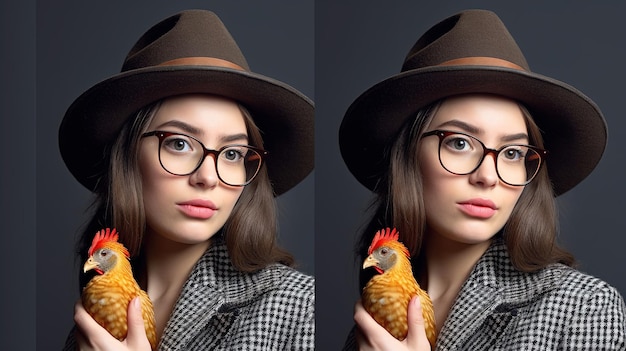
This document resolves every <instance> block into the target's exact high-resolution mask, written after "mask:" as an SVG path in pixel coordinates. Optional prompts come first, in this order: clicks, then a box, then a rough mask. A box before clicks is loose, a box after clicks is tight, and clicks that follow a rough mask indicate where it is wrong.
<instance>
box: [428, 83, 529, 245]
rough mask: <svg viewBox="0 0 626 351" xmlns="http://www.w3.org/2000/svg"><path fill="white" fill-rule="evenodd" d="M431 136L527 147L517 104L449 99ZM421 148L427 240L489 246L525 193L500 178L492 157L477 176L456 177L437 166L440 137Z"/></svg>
mask: <svg viewBox="0 0 626 351" xmlns="http://www.w3.org/2000/svg"><path fill="white" fill-rule="evenodd" d="M431 130H447V131H453V132H462V133H465V134H469V135H471V136H473V137H475V138H477V139H479V140H480V141H482V142H483V144H485V147H487V148H490V149H496V150H498V149H500V148H501V147H502V146H503V145H507V144H528V135H527V129H526V123H525V119H524V116H523V114H522V112H521V110H520V108H519V106H518V105H517V103H516V102H514V101H512V100H508V99H505V98H500V97H496V96H490V95H468V96H461V97H454V98H449V99H446V100H445V101H444V102H443V103H442V104H441V105H440V107H439V109H438V110H437V112H436V114H435V116H434V117H433V120H432V121H431V123H430V125H429V127H428V129H427V131H431ZM421 143H422V145H421V146H422V147H421V149H420V151H419V157H420V159H421V163H420V170H421V172H422V175H423V186H424V204H425V209H426V221H427V228H428V233H427V235H429V236H432V235H437V236H443V237H444V238H446V239H448V240H453V241H455V242H459V243H464V244H477V243H484V242H486V241H488V240H490V239H491V238H492V237H493V236H494V235H495V234H496V233H497V232H498V231H499V230H500V229H502V227H503V226H504V225H505V223H506V222H507V220H508V219H509V216H510V215H511V212H512V210H513V207H514V206H515V204H516V203H517V200H518V199H519V197H520V195H521V193H522V190H523V189H524V187H523V186H511V185H507V184H506V183H504V182H502V180H500V179H499V178H498V174H497V173H496V166H495V160H494V156H493V155H492V154H489V155H487V156H485V158H484V160H483V162H482V163H481V164H480V166H479V167H478V169H476V170H475V171H474V172H473V173H470V174H467V175H455V174H452V173H450V172H448V171H446V170H445V169H444V168H443V167H442V166H441V164H440V162H439V156H438V147H439V138H438V137H437V136H427V137H425V138H423V139H422V140H421ZM463 145H464V144H463V143H461V144H459V145H453V146H454V147H463Z"/></svg>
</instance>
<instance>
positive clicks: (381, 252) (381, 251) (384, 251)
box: [380, 247, 389, 256]
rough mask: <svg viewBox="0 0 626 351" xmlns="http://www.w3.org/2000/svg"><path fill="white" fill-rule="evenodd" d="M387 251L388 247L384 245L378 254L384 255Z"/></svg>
mask: <svg viewBox="0 0 626 351" xmlns="http://www.w3.org/2000/svg"><path fill="white" fill-rule="evenodd" d="M388 253H389V249H388V248H386V247H383V248H381V249H380V254H381V255H383V256H386V255H387V254H388Z"/></svg>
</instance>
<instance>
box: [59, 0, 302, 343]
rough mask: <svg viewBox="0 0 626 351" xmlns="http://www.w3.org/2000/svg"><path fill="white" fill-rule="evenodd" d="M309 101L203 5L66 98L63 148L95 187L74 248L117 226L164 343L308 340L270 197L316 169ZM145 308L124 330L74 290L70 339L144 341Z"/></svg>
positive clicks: (77, 172) (296, 280) (296, 277)
mask: <svg viewBox="0 0 626 351" xmlns="http://www.w3.org/2000/svg"><path fill="white" fill-rule="evenodd" d="M313 111H314V108H313V103H312V102H311V101H310V100H309V99H308V98H307V97H305V96H304V95H302V94H301V93H299V92H298V91H296V90H295V89H293V88H292V87H290V86H288V85H286V84H284V83H282V82H279V81H276V80H273V79H271V78H267V77H265V76H262V75H260V74H256V73H253V72H251V71H250V70H249V68H248V66H247V63H246V61H245V58H244V57H243V55H242V53H241V52H240V50H239V48H238V47H237V44H236V43H235V41H234V40H233V39H232V37H231V36H230V34H229V33H228V31H227V30H226V28H225V27H224V25H223V23H222V22H221V21H220V20H219V18H218V17H217V16H216V15H215V14H213V13H212V12H209V11H203V10H190V11H183V12H181V13H178V14H176V15H174V16H172V17H169V18H166V19H165V20H163V21H161V22H159V23H158V24H156V25H155V26H153V27H152V28H150V29H149V30H148V31H147V32H146V33H145V34H144V35H143V36H142V37H141V38H140V39H139V40H138V41H137V43H136V44H135V46H134V47H133V48H132V49H131V51H130V53H129V54H128V56H127V58H126V60H125V63H124V67H123V69H122V73H120V74H118V75H116V76H114V77H111V78H109V79H107V80H105V81H103V82H101V83H98V84H97V85H95V86H94V87H92V88H91V89H89V90H88V91H87V92H85V93H84V94H83V95H81V96H80V97H79V98H78V99H76V101H74V103H73V104H72V105H71V106H70V108H69V109H68V111H67V113H66V115H65V117H64V120H63V122H62V125H61V128H60V133H59V141H60V147H61V153H62V156H63V158H64V161H65V162H66V164H67V166H68V168H69V170H70V171H71V172H72V174H73V175H74V176H75V177H76V178H77V179H78V180H79V181H80V182H81V184H83V185H84V186H85V187H87V188H89V189H90V190H92V191H93V192H94V193H95V194H96V195H97V202H96V205H95V213H94V216H93V218H92V219H91V221H90V222H89V224H88V225H87V227H86V228H85V231H84V233H83V235H82V237H81V238H80V242H79V247H80V252H81V254H82V256H83V257H81V259H85V258H86V254H87V249H88V247H89V245H90V242H91V240H92V239H93V236H94V234H95V233H96V232H97V231H98V230H99V229H101V228H105V227H115V228H116V229H117V231H118V232H119V233H120V241H121V242H122V243H123V244H124V245H125V246H126V247H127V248H128V249H129V251H130V254H131V257H132V262H133V268H134V271H135V277H136V278H137V280H138V281H139V283H140V285H141V286H142V288H143V289H144V290H146V291H147V293H148V295H149V296H150V298H151V300H152V302H153V305H154V312H155V318H156V334H157V338H158V340H159V346H158V348H159V349H163V350H174V349H184V350H207V349H211V350H221V349H225V350H226V349H228V350H230V349H254V350H277V349H312V348H313V345H314V279H313V277H311V276H308V275H305V274H303V273H301V272H299V271H297V270H295V269H293V268H292V267H291V266H292V265H293V262H294V260H293V258H292V257H291V255H290V254H288V253H287V252H285V251H284V250H283V249H281V248H280V247H278V245H277V243H276V232H277V223H276V221H277V218H276V209H275V199H274V196H276V195H280V194H282V193H284V192H286V191H287V190H289V189H290V188H292V187H293V186H295V185H296V184H297V183H298V182H300V181H301V180H302V179H303V178H304V177H306V176H307V175H308V174H309V173H310V172H311V171H312V168H313V152H312V149H313V143H312V138H313V136H312V132H313ZM262 134H263V136H262ZM87 279H89V277H87V276H83V281H81V286H84V284H85V283H86V280H87ZM140 316H141V315H140V310H139V309H138V308H137V306H135V305H134V304H132V303H131V304H130V306H129V307H128V325H129V331H128V337H127V338H126V340H124V341H123V342H120V341H118V340H116V339H115V338H113V337H112V336H111V335H110V334H109V333H108V332H107V331H106V330H105V329H103V328H102V327H101V326H100V325H99V324H98V323H97V322H96V321H95V320H94V319H93V318H91V316H90V315H89V314H88V313H87V312H86V310H85V309H84V308H83V306H82V304H81V302H80V301H79V302H77V303H76V306H75V315H74V319H75V321H76V326H77V328H76V330H75V332H73V333H71V334H70V337H69V338H68V341H67V343H66V347H65V349H67V350H73V349H75V347H78V348H79V349H85V350H87V349H90V350H92V349H93V350H104V349H115V350H149V349H150V345H149V344H148V340H147V338H146V334H145V331H144V329H143V323H142V320H141V317H140Z"/></svg>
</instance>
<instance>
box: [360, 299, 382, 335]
mask: <svg viewBox="0 0 626 351" xmlns="http://www.w3.org/2000/svg"><path fill="white" fill-rule="evenodd" d="M354 322H355V323H356V324H357V326H358V327H359V329H360V330H361V332H362V333H363V334H365V335H370V334H371V333H376V332H380V329H382V330H385V328H383V327H382V326H381V325H380V324H378V322H376V320H374V318H372V316H370V314H369V313H368V312H367V310H365V307H363V304H362V303H361V300H358V301H357V303H356V304H355V305H354ZM385 331H386V330H385Z"/></svg>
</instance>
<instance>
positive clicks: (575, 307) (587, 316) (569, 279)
mask: <svg viewBox="0 0 626 351" xmlns="http://www.w3.org/2000/svg"><path fill="white" fill-rule="evenodd" d="M356 348H357V346H356V342H355V340H354V330H353V331H351V333H350V335H349V336H348V340H347V341H346V344H345V347H344V350H353V349H356ZM436 350H626V306H625V305H624V300H623V297H622V296H620V294H619V293H618V291H617V290H616V289H615V288H613V287H611V286H609V285H608V284H607V283H605V282H603V281H601V280H600V279H597V278H594V277H592V276H590V275H587V274H584V273H582V272H580V271H577V270H575V269H573V268H570V267H567V266H565V265H561V264H555V265H551V266H549V267H547V268H545V269H542V270H540V271H538V272H535V273H524V272H520V271H518V270H516V269H515V268H514V267H513V265H512V264H511V261H510V258H509V255H508V252H507V249H506V246H505V245H504V244H503V243H502V242H501V241H499V240H498V241H495V242H494V244H493V245H492V246H491V247H490V248H489V250H487V252H486V253H485V254H484V255H483V256H482V258H481V259H480V260H479V262H478V263H477V264H476V266H475V267H474V269H473V270H472V273H471V274H470V276H469V278H468V279H467V281H466V282H465V284H464V285H463V287H462V288H461V291H460V292H459V294H458V296H457V298H456V301H455V303H454V305H453V306H452V308H451V310H450V313H449V314H448V318H447V319H446V322H445V323H444V326H443V328H442V330H441V332H440V334H439V336H438V339H437V345H436Z"/></svg>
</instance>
